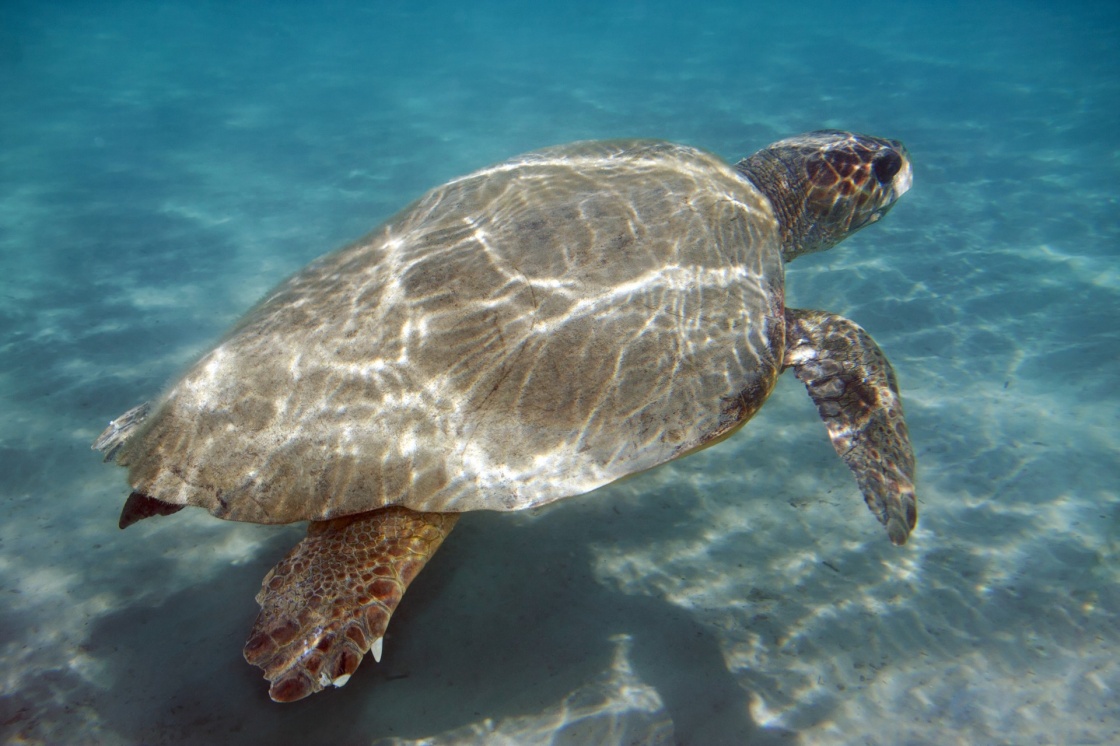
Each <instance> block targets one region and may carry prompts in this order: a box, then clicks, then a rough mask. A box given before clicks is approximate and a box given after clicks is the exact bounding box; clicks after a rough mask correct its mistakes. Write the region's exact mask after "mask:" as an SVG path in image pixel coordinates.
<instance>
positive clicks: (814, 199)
mask: <svg viewBox="0 0 1120 746" xmlns="http://www.w3.org/2000/svg"><path fill="white" fill-rule="evenodd" d="M910 180H911V170H910V165H909V162H908V160H907V156H906V151H905V149H904V148H903V146H902V145H901V143H898V142H896V141H893V140H883V139H879V138H872V137H867V136H863V135H854V134H850V133H844V132H836V131H821V132H812V133H808V134H806V135H801V136H798V137H794V138H790V139H788V140H783V141H781V142H778V143H775V144H774V145H771V146H770V147H768V148H765V149H763V150H761V151H759V152H758V153H756V154H754V155H753V156H751V157H750V158H747V159H745V160H743V161H741V162H740V163H738V164H737V165H736V166H735V167H731V166H728V165H727V164H725V163H723V162H722V161H720V160H719V159H717V158H715V157H714V156H711V155H709V154H706V153H703V152H702V151H698V150H695V149H692V148H686V147H684V146H678V145H672V144H669V143H661V142H655V141H620V142H607V143H580V144H576V145H572V146H564V147H561V148H554V149H548V150H544V151H539V152H537V153H530V154H527V155H525V156H522V157H520V158H517V159H514V160H512V161H509V162H507V163H504V164H498V165H497V166H494V167H491V168H489V169H483V170H482V171H479V172H477V173H475V174H472V175H469V176H466V177H463V178H461V179H456V180H453V181H451V182H449V183H448V184H447V185H445V186H443V187H439V188H437V189H435V190H433V191H432V192H430V193H429V194H428V195H425V197H423V198H421V199H420V200H418V201H417V202H416V203H415V204H414V205H412V206H411V207H410V208H408V209H406V210H405V211H404V212H402V213H401V214H400V215H398V216H397V217H396V218H394V219H393V220H391V221H389V222H388V223H386V225H385V226H383V227H382V228H380V229H379V230H377V231H375V232H374V233H373V234H371V235H370V236H368V237H367V238H366V239H363V240H362V241H359V242H358V243H356V244H354V245H352V246H349V247H345V248H343V249H341V250H339V251H337V252H335V253H333V254H329V255H327V256H325V257H323V258H321V259H319V260H317V261H316V262H313V263H312V264H311V265H309V266H308V267H307V268H306V269H304V270H303V271H301V272H299V273H297V274H296V275H294V276H293V277H291V278H290V279H289V280H287V281H286V282H285V283H283V284H281V286H280V287H278V288H277V289H276V290H275V291H274V292H273V293H271V294H270V295H269V296H268V297H267V298H266V299H265V300H264V301H262V302H261V303H260V304H258V306H257V307H256V308H255V309H253V310H252V311H251V312H250V313H249V314H247V315H246V317H245V318H244V319H243V320H242V321H241V322H239V323H238V324H237V325H236V326H235V327H234V328H233V329H232V330H231V331H230V332H229V334H227V336H226V337H225V338H224V339H223V340H222V342H220V343H219V344H218V346H217V347H215V348H214V349H213V350H212V351H211V352H210V353H208V354H207V355H205V356H204V357H203V358H202V359H201V360H200V361H199V362H198V363H196V364H195V365H194V366H193V367H192V368H190V369H189V370H188V371H187V372H186V373H185V374H184V376H183V377H182V378H181V379H180V381H179V382H178V383H176V384H175V385H174V386H172V387H171V388H170V389H169V390H168V391H167V392H166V393H165V394H164V396H163V397H161V399H160V400H159V401H157V402H156V403H154V404H153V405H150V406H149V405H147V404H145V405H141V406H140V407H136V408H134V409H132V410H130V411H129V412H126V413H125V414H124V415H122V416H121V417H119V418H118V419H117V420H114V421H113V422H112V423H110V425H109V427H108V428H107V429H106V430H105V432H104V433H102V435H101V437H99V438H98V440H97V442H96V443H95V444H94V447H95V448H97V449H98V450H101V451H102V452H104V453H105V454H106V459H107V460H108V459H110V458H113V457H114V456H115V457H116V458H117V460H118V462H119V463H121V464H122V465H124V466H127V467H128V469H129V481H130V484H131V485H132V487H133V492H132V494H131V495H130V496H129V498H128V500H127V501H126V503H125V507H124V509H123V510H122V513H121V519H120V524H121V527H122V528H123V527H125V526H127V525H130V524H131V523H133V522H135V521H137V520H141V519H143V518H146V517H149V516H154V515H167V514H170V513H173V512H175V511H177V510H179V509H180V508H182V507H183V506H185V505H195V506H200V507H204V508H206V509H207V510H209V511H210V512H212V513H213V514H214V515H217V516H219V517H222V518H227V519H234V520H247V521H254V522H261V523H284V522H291V521H298V520H308V521H310V525H309V527H308V535H307V538H305V539H304V540H303V541H302V542H300V543H299V544H298V545H297V546H296V547H294V548H293V549H292V551H291V552H289V553H288V555H287V556H286V557H285V558H284V559H283V560H282V561H281V562H280V563H279V564H278V565H277V566H276V567H275V569H273V570H272V572H270V573H269V575H268V576H267V577H266V578H265V580H264V583H263V585H262V588H261V592H260V593H259V594H258V595H257V601H258V603H260V605H261V612H260V615H259V616H258V618H257V621H256V623H255V624H254V627H253V631H252V633H251V635H250V638H249V641H248V642H247V643H246V645H245V651H244V653H245V658H246V660H248V661H249V662H250V663H253V664H254V665H257V666H260V667H261V668H262V669H263V670H264V672H265V677H266V678H268V679H269V681H270V682H271V688H270V695H271V696H272V698H273V699H275V700H276V701H280V702H288V701H293V700H296V699H300V698H302V697H306V696H308V695H309V694H312V693H314V692H317V691H319V690H321V689H322V688H324V687H325V686H329V685H335V686H341V685H342V684H344V683H346V681H347V680H348V679H349V677H350V674H352V673H353V672H354V671H355V669H356V668H357V667H358V664H359V663H360V661H361V659H362V657H363V656H364V655H365V653H366V652H368V651H369V650H370V649H371V647H372V649H373V650H374V654H375V656H377V655H378V653H379V651H380V644H381V639H382V638H383V636H384V633H385V629H386V627H387V625H388V623H389V620H390V617H391V616H392V613H393V611H394V609H395V608H396V606H397V604H398V603H399V602H400V600H401V597H402V596H403V594H404V592H405V590H406V589H407V587H408V584H409V583H410V582H411V581H412V579H413V578H414V577H415V576H416V574H417V573H418V572H419V571H420V569H421V568H422V567H423V566H424V564H425V563H426V562H427V561H428V560H429V559H430V557H431V556H432V554H433V553H434V552H435V551H436V549H437V548H438V547H439V545H440V543H441V542H442V541H443V540H444V538H446V536H447V534H448V533H449V532H450V531H451V529H452V527H453V526H454V524H455V522H456V520H457V519H458V516H459V514H460V513H461V512H463V511H467V510H478V509H489V510H519V509H524V508H528V507H532V506H534V505H539V504H544V503H547V502H551V501H553V500H557V499H562V498H564V497H567V496H570V495H576V494H582V493H584V492H588V491H590V490H592V489H594V488H596V487H598V486H601V485H602V484H606V483H608V482H611V481H613V480H615V479H619V478H621V477H624V476H626V475H628V474H632V473H635V472H637V471H641V470H644V469H647V468H651V467H653V466H656V465H658V464H660V463H664V462H666V461H669V460H671V459H674V458H677V457H679V456H682V455H687V454H688V453H691V452H692V451H695V450H697V449H699V448H702V447H705V446H708V445H711V444H712V443H714V442H716V441H718V440H720V439H722V438H724V437H726V436H728V435H729V434H731V433H732V432H734V431H735V430H736V429H737V428H738V427H740V426H742V425H743V424H744V423H745V422H746V421H747V420H748V419H750V417H751V416H753V415H754V413H755V412H756V411H758V409H759V407H761V406H762V404H763V403H764V402H765V400H766V398H767V397H768V396H769V394H770V392H771V391H772V389H773V387H774V384H775V381H776V379H777V376H778V375H779V374H780V373H781V372H782V371H783V370H785V369H788V368H793V369H794V371H795V373H796V375H797V377H798V378H799V379H800V380H801V381H802V382H804V383H805V385H806V388H807V389H808V391H809V395H810V397H811V398H812V399H813V401H814V402H815V403H816V405H817V408H818V411H819V413H820V416H821V418H822V420H823V421H824V422H825V425H826V427H827V428H828V432H829V436H830V438H831V440H832V443H833V445H834V447H835V448H836V451H837V453H838V454H839V455H840V457H841V458H842V459H843V460H844V461H845V463H846V464H847V465H848V466H849V468H850V469H851V470H852V472H853V473H854V474H855V477H856V480H857V482H858V484H859V487H860V490H861V491H862V492H863V495H864V499H865V501H866V502H867V505H868V507H869V508H870V509H871V511H872V512H873V513H874V515H875V516H876V517H877V518H878V519H879V521H880V522H881V523H883V524H884V525H885V526H886V529H887V533H888V535H889V537H890V539H891V541H892V542H894V543H895V544H903V543H904V542H905V541H906V539H907V537H908V536H909V533H910V531H911V530H913V529H914V527H915V524H916V521H917V502H916V498H915V494H914V455H913V450H912V449H911V446H910V442H909V436H908V434H907V430H906V425H905V422H904V420H903V414H902V405H901V400H900V398H899V394H898V386H897V384H896V382H895V376H894V372H893V370H892V369H891V366H890V364H889V362H887V360H886V358H885V356H884V355H883V353H882V352H881V350H880V349H879V347H878V346H877V345H876V344H875V343H874V341H872V340H871V338H870V337H869V336H868V335H867V334H866V333H865V332H864V331H863V330H862V329H860V328H859V327H858V326H856V325H855V324H854V323H852V322H850V321H848V320H846V319H843V318H841V317H838V316H835V315H832V314H828V313H824V312H822V311H810V310H800V309H791V308H785V306H784V270H783V263H784V262H788V261H790V260H792V259H794V258H796V257H797V256H800V255H801V254H806V253H811V252H814V251H821V250H823V249H827V248H829V247H830V246H833V245H834V244H836V243H837V242H838V241H840V240H842V239H843V238H844V237H846V236H848V235H850V234H851V233H853V232H855V231H857V230H859V229H860V228H862V227H864V226H866V225H869V224H871V223H873V222H875V221H877V220H879V219H880V218H881V217H882V216H883V215H884V214H885V213H886V212H887V211H888V210H889V209H890V208H891V206H892V205H893V204H894V202H895V201H896V200H897V199H898V197H899V196H901V194H902V193H904V192H905V191H906V190H907V189H908V188H909V186H910Z"/></svg>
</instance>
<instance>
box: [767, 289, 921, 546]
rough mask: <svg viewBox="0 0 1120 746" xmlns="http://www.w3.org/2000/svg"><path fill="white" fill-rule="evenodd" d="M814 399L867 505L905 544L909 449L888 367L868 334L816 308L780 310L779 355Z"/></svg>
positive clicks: (910, 498) (911, 511)
mask: <svg viewBox="0 0 1120 746" xmlns="http://www.w3.org/2000/svg"><path fill="white" fill-rule="evenodd" d="M783 368H793V369H794V372H795V373H796V374H797V378H798V380H800V381H801V382H802V383H804V384H805V388H807V389H808V390H809V396H810V397H812V399H813V402H814V403H815V404H816V405H817V411H818V412H820V415H821V419H822V420H824V423H825V425H826V426H827V427H828V435H829V438H831V439H832V445H833V447H834V448H835V449H836V452H837V453H838V454H840V457H841V458H842V459H844V463H846V464H847V465H848V467H849V468H850V469H851V470H852V472H853V473H854V474H855V476H856V481H857V482H858V483H859V488H860V491H861V492H863V498H864V500H866V501H867V507H869V508H871V512H872V513H874V514H875V516H876V517H877V518H878V519H879V522H880V523H882V524H883V525H884V526H886V527H887V533H888V534H889V535H890V538H891V541H892V542H893V543H895V544H905V543H906V539H907V537H908V536H909V535H910V532H911V531H912V530H913V529H914V526H915V524H916V523H917V521H918V501H917V497H916V496H915V494H914V450H913V449H912V448H911V447H910V435H909V433H908V432H907V429H906V421H905V420H904V419H903V416H902V399H901V398H900V397H899V395H898V383H897V382H896V381H895V376H894V370H893V369H892V368H891V364H890V362H889V361H888V360H887V358H886V356H885V355H884V354H883V351H882V350H880V349H879V346H878V345H877V344H875V341H874V340H873V339H871V337H870V335H868V333H867V332H865V331H864V330H863V329H861V328H860V327H859V326H858V325H856V324H855V323H853V322H851V321H848V320H847V319H845V318H843V317H841V316H836V315H834V314H829V313H824V312H823V311H809V310H801V309H796V308H787V309H786V357H785V361H784V364H783Z"/></svg>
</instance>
